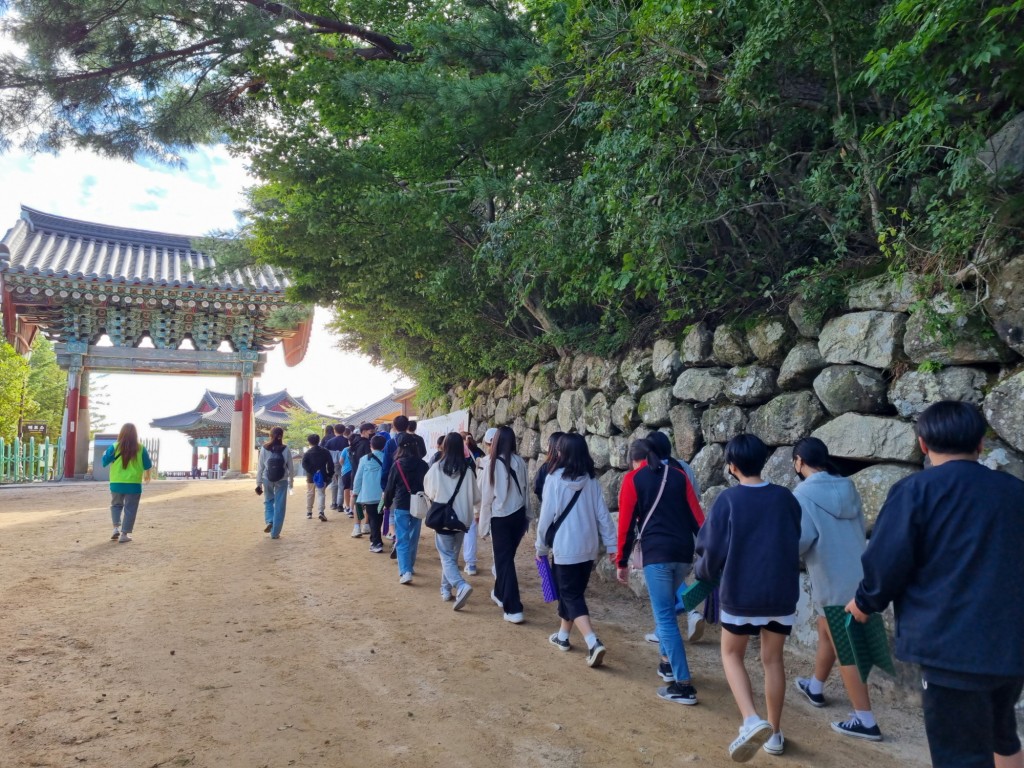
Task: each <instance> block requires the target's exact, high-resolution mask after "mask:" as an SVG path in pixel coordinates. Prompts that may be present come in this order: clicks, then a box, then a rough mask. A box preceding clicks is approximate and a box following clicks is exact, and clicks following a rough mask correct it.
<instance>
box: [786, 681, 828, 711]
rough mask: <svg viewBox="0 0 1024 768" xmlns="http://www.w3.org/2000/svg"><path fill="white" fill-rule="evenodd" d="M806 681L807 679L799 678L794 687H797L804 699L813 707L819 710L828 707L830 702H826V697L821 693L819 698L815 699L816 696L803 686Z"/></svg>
mask: <svg viewBox="0 0 1024 768" xmlns="http://www.w3.org/2000/svg"><path fill="white" fill-rule="evenodd" d="M805 679H806V678H803V677H798V678H797V679H796V680H794V681H793V685H794V686H796V689H797V690H798V691H800V693H802V694H803V696H804V698H805V699H807V701H808V703H810V705H811V706H812V707H817V708H818V709H821V708H822V707H824V706H826V705H827V704H828V702H826V701H825V696H824V695H823V694H820V693H819V694H817V698H814V696H815V694H813V693H811V692H810V691H809V690H808V689H807V686H806V685H803V683H804V681H805Z"/></svg>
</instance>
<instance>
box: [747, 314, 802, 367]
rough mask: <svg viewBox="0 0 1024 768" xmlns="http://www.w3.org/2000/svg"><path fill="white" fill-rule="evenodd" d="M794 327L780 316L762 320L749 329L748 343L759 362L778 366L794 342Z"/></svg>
mask: <svg viewBox="0 0 1024 768" xmlns="http://www.w3.org/2000/svg"><path fill="white" fill-rule="evenodd" d="M793 336H794V333H793V329H792V326H790V324H789V323H788V322H787V321H785V320H783V319H782V318H779V317H770V318H766V319H764V320H761V321H759V322H757V323H755V324H754V326H753V327H752V328H751V329H750V330H749V331H747V343H748V344H749V345H750V350H751V352H753V353H754V355H755V356H756V357H757V359H758V362H760V363H762V364H764V365H772V366H778V365H779V364H780V363H781V362H782V360H783V359H784V358H785V357H786V352H787V351H788V350H789V347H790V346H791V345H792V343H793Z"/></svg>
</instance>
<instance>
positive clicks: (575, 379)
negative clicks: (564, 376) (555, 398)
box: [569, 355, 593, 389]
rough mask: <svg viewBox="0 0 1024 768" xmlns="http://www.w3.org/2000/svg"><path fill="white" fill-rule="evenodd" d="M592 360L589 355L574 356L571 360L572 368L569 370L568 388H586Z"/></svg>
mask: <svg viewBox="0 0 1024 768" xmlns="http://www.w3.org/2000/svg"><path fill="white" fill-rule="evenodd" d="M592 359H593V358H592V357H590V356H589V355H576V356H575V357H574V358H572V367H571V368H570V370H569V387H570V388H572V389H579V388H583V387H586V386H587V381H588V379H589V376H590V361H591V360H592Z"/></svg>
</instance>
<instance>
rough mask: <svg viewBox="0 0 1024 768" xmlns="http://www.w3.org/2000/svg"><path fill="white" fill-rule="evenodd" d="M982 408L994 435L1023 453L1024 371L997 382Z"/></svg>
mask: <svg viewBox="0 0 1024 768" xmlns="http://www.w3.org/2000/svg"><path fill="white" fill-rule="evenodd" d="M982 407H983V409H984V411H985V418H986V419H988V423H989V425H991V427H992V429H994V430H995V431H996V434H997V435H999V436H1000V437H1001V438H1003V440H1005V441H1006V442H1007V443H1009V444H1010V445H1012V446H1013V447H1014V448H1016V449H1017V450H1018V451H1024V371H1021V372H1020V373H1018V374H1016V375H1015V376H1011V377H1010V378H1008V379H1004V380H1003V381H1001V382H999V384H997V385H996V386H995V387H994V388H993V389H992V391H991V392H989V393H988V396H987V397H986V398H985V402H984V404H983V406H982Z"/></svg>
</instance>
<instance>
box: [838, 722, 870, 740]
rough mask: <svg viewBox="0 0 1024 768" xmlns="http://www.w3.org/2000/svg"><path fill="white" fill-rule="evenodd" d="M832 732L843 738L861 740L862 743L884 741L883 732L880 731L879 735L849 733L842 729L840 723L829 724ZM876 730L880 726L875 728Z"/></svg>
mask: <svg viewBox="0 0 1024 768" xmlns="http://www.w3.org/2000/svg"><path fill="white" fill-rule="evenodd" d="M829 726H831V728H832V730H833V731H835V732H836V733H841V734H842V735H843V736H850V737H851V738H854V739H860V740H861V741H882V731H881V729H879V731H878V733H858V732H857V731H848V730H846V729H845V728H843V727H841V724H840V723H829ZM875 727H876V728H877V727H878V726H875Z"/></svg>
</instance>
